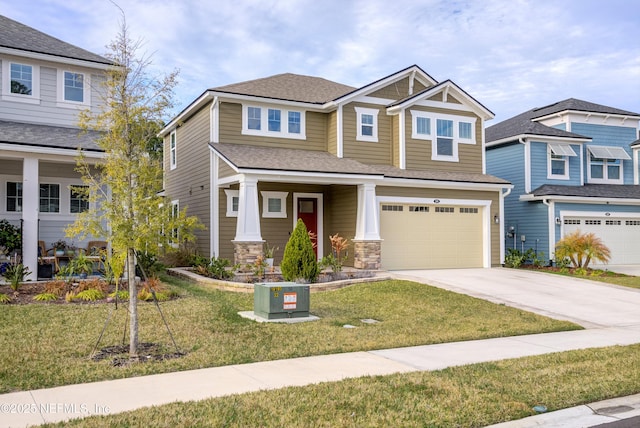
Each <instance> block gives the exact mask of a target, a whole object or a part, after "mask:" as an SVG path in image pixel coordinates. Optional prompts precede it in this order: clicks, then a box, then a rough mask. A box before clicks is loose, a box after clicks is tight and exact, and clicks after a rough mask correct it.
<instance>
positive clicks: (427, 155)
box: [405, 106, 482, 173]
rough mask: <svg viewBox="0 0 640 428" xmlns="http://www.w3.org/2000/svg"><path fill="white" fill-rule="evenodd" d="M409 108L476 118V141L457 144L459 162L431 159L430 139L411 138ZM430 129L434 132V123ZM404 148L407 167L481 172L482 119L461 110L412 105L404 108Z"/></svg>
mask: <svg viewBox="0 0 640 428" xmlns="http://www.w3.org/2000/svg"><path fill="white" fill-rule="evenodd" d="M409 110H422V111H427V112H434V113H440V114H447V115H454V116H466V117H470V118H475V119H476V129H475V134H476V143H475V144H458V159H459V162H445V161H434V160H431V151H432V140H421V139H413V138H411V134H412V126H413V120H412V117H413V116H412V114H411V112H410V111H409ZM431 130H432V132H434V133H435V124H431ZM405 148H406V165H407V169H419V170H421V169H429V170H436V171H458V172H473V173H481V172H482V119H481V118H480V117H478V116H476V115H475V114H473V113H471V112H461V111H456V110H448V109H441V108H426V107H421V106H413V107H411V108H410V109H407V110H406V114H405Z"/></svg>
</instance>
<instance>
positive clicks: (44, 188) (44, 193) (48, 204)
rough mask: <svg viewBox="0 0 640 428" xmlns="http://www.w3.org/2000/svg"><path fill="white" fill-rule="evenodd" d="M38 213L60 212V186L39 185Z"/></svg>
mask: <svg viewBox="0 0 640 428" xmlns="http://www.w3.org/2000/svg"><path fill="white" fill-rule="evenodd" d="M40 212H41V213H59V212H60V185H59V184H46V183H40Z"/></svg>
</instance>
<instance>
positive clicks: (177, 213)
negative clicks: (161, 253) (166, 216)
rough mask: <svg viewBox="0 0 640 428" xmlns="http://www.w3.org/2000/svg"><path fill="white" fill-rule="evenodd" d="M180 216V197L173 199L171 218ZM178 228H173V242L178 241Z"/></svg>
mask: <svg viewBox="0 0 640 428" xmlns="http://www.w3.org/2000/svg"><path fill="white" fill-rule="evenodd" d="M179 216H180V201H179V200H178V199H176V200H173V201H171V218H173V219H176V218H178V217H179ZM178 235H179V233H178V228H173V229H172V230H171V240H172V241H174V242H173V243H174V244H175V243H177V241H178V238H179V237H180V236H178Z"/></svg>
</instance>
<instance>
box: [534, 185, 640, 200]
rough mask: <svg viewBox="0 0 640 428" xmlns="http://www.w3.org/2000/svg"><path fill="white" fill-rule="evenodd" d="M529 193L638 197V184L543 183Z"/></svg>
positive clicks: (536, 194) (541, 194)
mask: <svg viewBox="0 0 640 428" xmlns="http://www.w3.org/2000/svg"><path fill="white" fill-rule="evenodd" d="M531 193H532V194H533V196H577V197H591V198H626V199H640V186H638V185H634V184H585V185H584V186H562V185H553V184H545V185H542V186H540V187H538V188H537V189H535V190H534V191H533V192H531Z"/></svg>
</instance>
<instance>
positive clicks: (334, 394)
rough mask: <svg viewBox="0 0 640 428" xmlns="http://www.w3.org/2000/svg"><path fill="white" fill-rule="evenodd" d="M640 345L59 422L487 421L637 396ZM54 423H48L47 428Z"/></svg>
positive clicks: (325, 423) (90, 425) (444, 425)
mask: <svg viewBox="0 0 640 428" xmlns="http://www.w3.org/2000/svg"><path fill="white" fill-rule="evenodd" d="M639 366H640V345H633V346H625V347H611V348H602V349H588V350H580V351H571V352H563V353H556V354H548V355H542V356H535V357H525V358H519V359H513V360H504V361H498V362H493V363H482V364H473V365H468V366H463V367H453V368H449V369H445V370H440V371H436V372H416V373H409V374H396V375H390V376H375V377H362V378H358V379H348V380H344V381H341V382H330V383H322V384H319V385H311V386H306V387H289V388H283V389H278V390H273V391H261V392H255V393H247V394H241V395H234V396H229V397H223V398H216V399H209V400H203V401H198V402H188V403H173V404H168V405H164V406H158V407H153V408H146V409H140V410H136V411H132V412H126V413H122V414H118V415H113V416H99V417H91V418H87V419H82V420H75V421H72V422H64V423H61V424H58V425H56V426H65V427H66V426H73V427H86V428H93V427H103V426H114V427H115V426H156V427H175V426H185V427H186V426H198V427H222V426H224V427H257V426H268V427H288V426H300V427H307V426H308V427H311V426H313V427H396V426H402V427H433V428H437V427H442V428H449V427H460V428H463V427H483V426H486V425H489V424H494V423H498V422H503V421H508V420H513V419H520V418H523V417H526V416H530V415H533V414H535V412H534V411H533V407H534V406H536V405H544V406H546V407H547V408H548V410H549V411H554V410H558V409H562V408H566V407H572V406H576V405H580V404H586V403H592V402H594V401H600V400H604V399H608V398H613V397H618V396H625V395H630V394H636V393H638V392H640V370H638V369H637V368H638V367H639ZM48 426H49V425H48Z"/></svg>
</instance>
